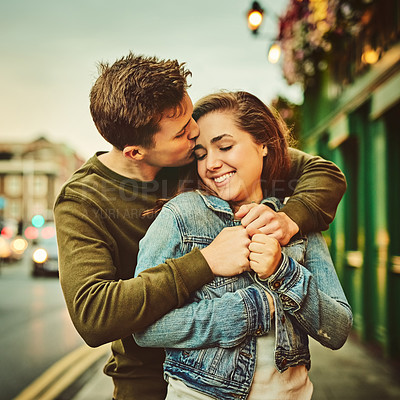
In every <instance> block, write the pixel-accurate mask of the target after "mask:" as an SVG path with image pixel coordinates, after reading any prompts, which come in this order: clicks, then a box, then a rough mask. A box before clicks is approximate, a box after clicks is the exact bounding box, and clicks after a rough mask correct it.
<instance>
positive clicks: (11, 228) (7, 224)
mask: <svg viewBox="0 0 400 400" xmlns="http://www.w3.org/2000/svg"><path fill="white" fill-rule="evenodd" d="M17 226H18V223H17V221H14V220H5V221H4V220H2V221H1V231H0V258H1V260H2V261H6V262H11V261H17V260H20V259H21V258H22V257H23V255H24V252H25V250H26V249H27V247H28V242H27V241H26V239H25V238H24V237H22V236H21V235H18V228H17Z"/></svg>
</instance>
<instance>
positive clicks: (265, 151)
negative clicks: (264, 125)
mask: <svg viewBox="0 0 400 400" xmlns="http://www.w3.org/2000/svg"><path fill="white" fill-rule="evenodd" d="M267 154H268V147H267V145H266V144H263V153H262V155H263V157H265V156H266V155H267Z"/></svg>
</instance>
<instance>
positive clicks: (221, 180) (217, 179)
mask: <svg viewBox="0 0 400 400" xmlns="http://www.w3.org/2000/svg"><path fill="white" fill-rule="evenodd" d="M233 174H234V172H229V174H225V175H221V176H219V177H218V178H214V181H215V182H217V183H221V182H223V181H224V180H226V179H228V178H230V177H231V176H232V175H233Z"/></svg>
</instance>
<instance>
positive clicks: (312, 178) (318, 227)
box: [275, 148, 346, 234]
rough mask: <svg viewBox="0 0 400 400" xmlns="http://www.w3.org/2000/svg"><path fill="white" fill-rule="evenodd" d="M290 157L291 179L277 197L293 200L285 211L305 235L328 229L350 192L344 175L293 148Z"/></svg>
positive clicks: (333, 165)
mask: <svg viewBox="0 0 400 400" xmlns="http://www.w3.org/2000/svg"><path fill="white" fill-rule="evenodd" d="M289 154H290V158H291V170H290V174H289V177H288V179H287V180H286V182H285V183H284V184H283V187H280V188H279V186H277V188H276V193H275V195H276V196H277V197H280V198H282V197H289V196H290V197H289V200H288V201H287V203H286V205H285V206H284V207H283V208H282V209H281V211H283V212H284V213H285V214H287V215H288V216H289V217H290V218H291V219H292V220H293V221H295V222H296V223H297V225H298V226H299V228H300V231H301V232H302V233H303V234H306V233H309V232H319V231H323V230H326V229H328V227H329V224H330V223H331V222H332V221H333V219H334V217H335V213H336V209H337V207H338V205H339V202H340V200H341V198H342V197H343V195H344V193H345V191H346V179H345V177H344V175H343V173H342V172H341V171H340V169H339V168H338V167H337V166H336V165H335V164H334V163H333V162H331V161H328V160H324V159H323V158H321V157H318V156H312V155H310V154H307V153H304V152H302V151H300V150H296V149H293V148H290V149H289ZM278 188H279V189H278ZM279 191H281V193H279ZM282 194H283V196H282Z"/></svg>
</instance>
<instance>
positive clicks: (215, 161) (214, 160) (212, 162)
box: [206, 153, 222, 171]
mask: <svg viewBox="0 0 400 400" xmlns="http://www.w3.org/2000/svg"><path fill="white" fill-rule="evenodd" d="M206 160H207V164H206V166H207V169H208V170H209V171H215V170H217V169H219V168H221V167H222V161H221V160H220V158H219V157H215V156H213V155H212V154H210V153H208V154H207V158H206Z"/></svg>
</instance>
